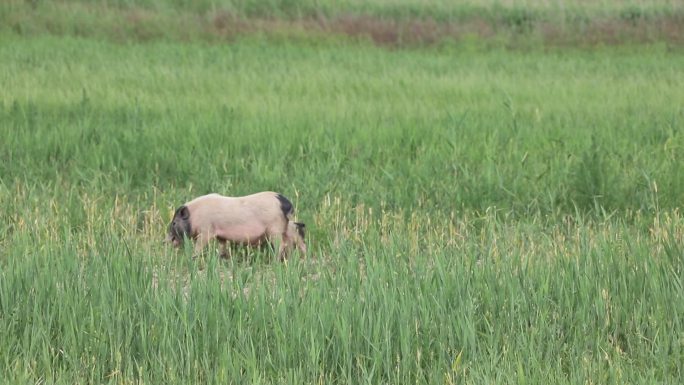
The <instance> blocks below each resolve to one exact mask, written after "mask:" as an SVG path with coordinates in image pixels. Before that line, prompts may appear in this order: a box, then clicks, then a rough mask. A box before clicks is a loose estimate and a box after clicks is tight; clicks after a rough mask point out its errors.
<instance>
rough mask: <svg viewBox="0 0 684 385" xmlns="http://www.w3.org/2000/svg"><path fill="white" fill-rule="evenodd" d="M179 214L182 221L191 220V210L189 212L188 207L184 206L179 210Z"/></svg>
mask: <svg viewBox="0 0 684 385" xmlns="http://www.w3.org/2000/svg"><path fill="white" fill-rule="evenodd" d="M178 214H179V215H180V217H181V218H182V219H188V218H190V210H188V206H183V207H181V208H180V209H178Z"/></svg>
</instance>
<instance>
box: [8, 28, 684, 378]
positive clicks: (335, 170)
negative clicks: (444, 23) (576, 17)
mask: <svg viewBox="0 0 684 385" xmlns="http://www.w3.org/2000/svg"><path fill="white" fill-rule="evenodd" d="M683 59H684V57H682V55H681V53H677V52H671V51H668V50H667V49H666V48H665V47H659V46H654V47H651V48H648V51H646V52H644V51H643V50H641V49H640V50H636V49H634V50H632V49H630V48H629V47H623V48H620V49H606V50H595V51H572V50H567V51H551V52H543V51H531V52H520V51H518V52H510V51H503V50H502V51H498V50H494V51H481V50H479V49H473V48H472V47H470V48H468V47H467V46H463V47H459V48H458V49H444V50H397V51H386V50H379V49H377V48H374V47H371V46H366V45H348V44H344V43H341V42H338V43H335V42H328V43H327V44H324V43H322V42H318V43H311V44H304V43H301V42H300V43H298V44H295V43H287V42H282V43H274V42H272V41H271V42H269V41H267V40H261V39H258V38H254V39H244V40H241V41H238V42H236V43H234V44H231V45H204V44H199V43H192V44H180V43H150V44H111V43H103V42H98V41H94V40H88V39H73V38H50V37H41V38H32V39H22V38H18V37H16V36H12V35H3V37H2V41H0V83H2V85H3V86H2V93H0V137H1V138H2V140H0V160H1V161H0V218H1V219H0V341H1V343H0V378H2V379H3V380H5V381H7V382H9V383H23V382H43V383H65V384H67V383H68V384H71V383H161V382H164V383H189V382H197V383H250V384H251V383H292V384H295V383H296V384H300V383H374V384H375V383H395V384H396V383H409V382H410V383H447V384H451V383H474V384H479V383H483V382H487V383H489V382H494V383H512V382H515V383H548V382H553V383H568V384H577V383H586V382H594V383H616V384H617V383H620V384H623V383H654V382H662V383H676V382H678V381H679V379H680V378H681V377H682V374H683V373H682V369H683V368H682V366H683V363H684V355H683V352H682V349H683V347H684V328H683V325H682V322H683V321H684V320H683V319H682V314H684V302H683V301H681V298H682V294H683V291H682V265H683V264H682V262H684V261H683V260H682V258H683V257H682V256H683V255H684V254H682V253H683V251H684V250H683V249H682V245H683V241H684V232H683V231H682V229H683V228H684V227H683V225H684V219H683V218H682V216H681V213H680V211H679V206H680V205H681V202H682V201H684V199H683V198H684V175H683V174H682V173H681V164H682V151H681V149H682V146H683V144H684V143H683V140H684V139H683V137H682V131H681V129H682V113H683V111H682V105H681V103H680V102H679V101H680V100H684V91H682V90H684V87H683V86H684V84H682V82H683V80H682V79H684V76H682V75H683V74H682V68H684V65H683V64H684V60H683ZM267 189H270V190H277V191H281V192H283V193H285V195H287V196H289V197H290V198H291V199H292V200H293V201H294V202H295V204H296V208H297V215H298V218H299V219H300V220H302V221H304V222H306V223H307V225H308V227H307V228H308V229H310V232H309V238H308V240H309V247H310V249H311V253H310V255H309V256H307V257H306V258H303V259H298V258H293V259H291V260H290V261H289V262H288V263H287V264H281V263H278V262H275V261H274V258H273V256H272V255H271V254H269V253H268V252H261V251H254V250H250V251H245V252H244V253H242V254H241V255H240V256H238V257H236V258H234V259H232V260H229V261H222V260H220V259H218V258H217V256H216V252H215V250H214V249H210V250H209V252H208V254H207V255H206V256H204V257H202V258H198V259H194V260H193V259H190V250H181V251H174V250H170V249H168V248H167V247H165V246H164V245H162V243H161V240H162V238H163V235H164V230H165V224H166V223H167V222H168V220H169V219H170V216H171V214H172V210H173V208H174V207H175V206H177V205H178V204H180V203H182V202H183V201H185V200H188V199H190V198H192V197H194V196H196V195H199V194H203V193H207V192H211V191H217V192H222V193H225V194H230V195H241V194H246V193H250V192H254V191H259V190H267Z"/></svg>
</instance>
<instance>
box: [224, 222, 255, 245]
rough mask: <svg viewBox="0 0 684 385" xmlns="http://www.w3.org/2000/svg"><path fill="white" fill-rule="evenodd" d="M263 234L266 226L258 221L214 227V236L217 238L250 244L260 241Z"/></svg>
mask: <svg viewBox="0 0 684 385" xmlns="http://www.w3.org/2000/svg"><path fill="white" fill-rule="evenodd" d="M265 235H266V227H265V226H263V225H262V224H260V223H250V224H244V225H240V226H230V227H222V228H217V229H216V237H217V238H219V239H222V240H226V241H230V242H236V243H245V244H250V245H253V244H258V243H261V241H263V240H264V238H265Z"/></svg>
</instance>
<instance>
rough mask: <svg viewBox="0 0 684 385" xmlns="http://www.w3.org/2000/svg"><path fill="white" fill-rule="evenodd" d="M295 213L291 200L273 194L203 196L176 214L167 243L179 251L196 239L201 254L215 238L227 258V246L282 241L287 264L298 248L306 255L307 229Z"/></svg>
mask: <svg viewBox="0 0 684 385" xmlns="http://www.w3.org/2000/svg"><path fill="white" fill-rule="evenodd" d="M293 211H294V210H293V208H292V203H291V202H290V201H289V200H288V199H287V198H285V197H284V196H283V195H281V194H278V193H275V192H271V191H266V192H260V193H256V194H252V195H247V196H244V197H227V196H223V195H219V194H209V195H203V196H200V197H197V198H195V199H193V200H191V201H190V202H187V203H185V204H184V205H182V206H181V207H179V208H178V209H177V210H176V212H175V214H174V215H173V220H172V221H171V223H170V224H169V229H168V233H167V235H166V241H167V242H171V243H173V245H174V246H176V247H179V246H180V245H181V244H182V243H183V239H184V238H185V237H187V238H191V239H194V240H195V253H199V252H201V251H202V249H204V247H205V246H206V245H207V243H209V241H210V240H212V239H214V238H215V239H217V240H218V241H219V242H220V243H221V250H222V254H223V255H226V243H227V242H233V243H238V244H244V245H250V246H255V245H260V244H262V243H264V242H273V241H275V240H277V239H280V248H279V250H278V257H279V258H280V259H281V260H284V259H285V258H287V255H288V254H289V252H290V251H291V250H292V249H293V248H295V247H297V248H298V249H299V251H300V252H301V253H303V254H305V253H306V244H305V243H304V227H305V226H304V224H303V223H299V222H292V221H291V220H290V216H291V215H292V213H293Z"/></svg>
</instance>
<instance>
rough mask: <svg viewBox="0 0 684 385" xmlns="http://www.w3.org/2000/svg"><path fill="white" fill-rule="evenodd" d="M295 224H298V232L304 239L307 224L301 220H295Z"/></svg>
mask: <svg viewBox="0 0 684 385" xmlns="http://www.w3.org/2000/svg"><path fill="white" fill-rule="evenodd" d="M294 224H295V226H297V233H299V236H300V237H302V239H304V228H305V227H306V225H305V224H303V223H301V222H295V223H294Z"/></svg>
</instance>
